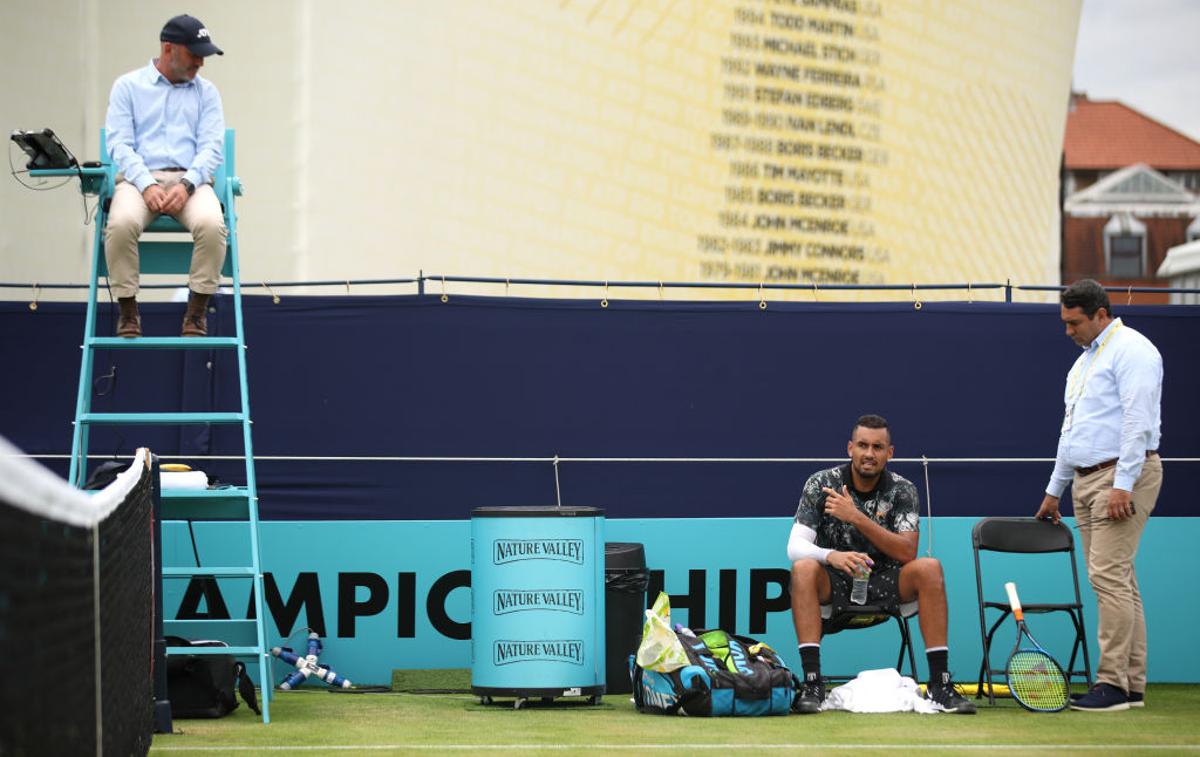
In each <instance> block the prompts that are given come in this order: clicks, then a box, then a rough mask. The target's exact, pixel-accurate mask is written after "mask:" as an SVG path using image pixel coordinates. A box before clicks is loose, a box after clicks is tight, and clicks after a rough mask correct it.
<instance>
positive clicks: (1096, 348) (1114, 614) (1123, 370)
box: [1037, 279, 1163, 712]
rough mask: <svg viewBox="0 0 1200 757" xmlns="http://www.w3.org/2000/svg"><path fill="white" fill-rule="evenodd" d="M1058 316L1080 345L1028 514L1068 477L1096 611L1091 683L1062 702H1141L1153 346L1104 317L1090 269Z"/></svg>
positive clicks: (1156, 387) (1156, 395)
mask: <svg viewBox="0 0 1200 757" xmlns="http://www.w3.org/2000/svg"><path fill="white" fill-rule="evenodd" d="M1062 320H1063V323H1065V324H1066V327H1067V336H1069V337H1071V339H1073V340H1074V341H1075V343H1076V344H1078V345H1079V346H1080V347H1082V348H1083V354H1082V355H1080V356H1079V358H1078V359H1077V360H1076V361H1075V365H1074V366H1072V367H1071V371H1070V373H1068V374H1067V389H1066V394H1065V395H1064V399H1065V402H1066V410H1065V412H1064V414H1063V424H1062V432H1061V433H1060V435H1059V438H1058V454H1057V455H1056V456H1055V461H1054V473H1053V474H1052V475H1051V476H1050V483H1049V484H1048V485H1047V487H1046V496H1045V497H1044V498H1043V500H1042V504H1041V507H1040V508H1038V512H1037V517H1039V518H1044V519H1047V520H1052V521H1054V522H1055V523H1057V522H1058V521H1059V518H1060V515H1059V510H1058V500H1059V497H1061V496H1062V493H1063V491H1064V490H1065V489H1066V488H1067V485H1068V484H1071V499H1072V501H1073V502H1074V504H1075V521H1076V525H1077V526H1078V528H1079V537H1080V540H1081V541H1082V542H1083V553H1084V558H1085V560H1086V562H1087V571H1088V579H1089V580H1090V582H1091V584H1092V589H1093V590H1094V591H1095V592H1096V600H1097V607H1098V609H1099V615H1100V624H1099V629H1098V632H1097V640H1098V641H1099V643H1100V665H1099V667H1098V669H1097V671H1096V685H1095V686H1093V687H1092V690H1091V691H1090V692H1088V693H1087V694H1085V695H1083V696H1082V697H1080V698H1078V699H1075V700H1074V701H1072V703H1071V709H1073V710H1082V711H1085V712H1108V711H1115V710H1127V709H1129V708H1130V707H1131V706H1132V707H1140V706H1142V705H1143V704H1144V700H1145V691H1146V616H1145V613H1144V612H1143V610H1142V596H1141V594H1140V593H1139V592H1138V584H1137V575H1136V573H1135V572H1134V558H1135V557H1136V556H1137V550H1138V542H1139V541H1140V540H1141V537H1142V530H1143V529H1144V528H1145V527H1146V520H1147V519H1148V518H1149V517H1150V513H1151V512H1152V511H1153V510H1154V505H1155V503H1156V502H1157V501H1158V492H1159V489H1160V488H1161V487H1162V475H1163V474H1162V461H1161V460H1160V459H1159V456H1158V451H1157V450H1158V442H1159V436H1160V426H1161V425H1162V408H1161V405H1162V380H1163V364H1162V356H1161V355H1159V353H1158V350H1157V349H1156V348H1155V347H1154V345H1153V344H1151V343H1150V340H1149V339H1147V338H1146V337H1144V336H1142V335H1141V334H1140V333H1139V332H1137V331H1135V330H1133V329H1132V328H1130V327H1128V326H1126V325H1125V324H1124V323H1122V322H1121V319H1120V318H1115V319H1114V318H1113V317H1112V306H1111V305H1110V304H1109V300H1108V293H1107V292H1105V291H1104V288H1103V287H1102V286H1100V284H1098V283H1097V282H1095V281H1093V280H1091V279H1083V280H1081V281H1077V282H1075V283H1074V284H1072V285H1071V286H1069V287H1067V288H1066V290H1065V291H1063V293H1062Z"/></svg>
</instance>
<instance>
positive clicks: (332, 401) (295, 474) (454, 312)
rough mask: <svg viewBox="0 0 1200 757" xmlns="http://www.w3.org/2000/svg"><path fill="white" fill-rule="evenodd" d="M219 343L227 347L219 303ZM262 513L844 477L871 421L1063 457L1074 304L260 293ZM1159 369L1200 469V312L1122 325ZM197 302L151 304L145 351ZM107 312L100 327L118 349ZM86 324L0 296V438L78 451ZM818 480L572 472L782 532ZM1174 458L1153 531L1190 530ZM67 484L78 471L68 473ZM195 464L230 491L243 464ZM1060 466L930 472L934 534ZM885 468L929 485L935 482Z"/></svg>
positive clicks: (253, 369)
mask: <svg viewBox="0 0 1200 757" xmlns="http://www.w3.org/2000/svg"><path fill="white" fill-rule="evenodd" d="M214 302H215V303H216V307H217V310H218V312H217V313H216V314H214V316H213V317H210V327H211V328H212V332H213V333H214V334H215V335H228V334H231V333H232V331H233V312H232V307H231V305H232V303H231V301H230V300H229V299H228V298H217V299H216V300H214ZM244 307H245V312H246V322H247V342H248V344H249V352H248V356H249V366H250V405H251V410H252V417H253V418H254V421H255V422H254V445H255V453H256V455H257V456H259V457H260V461H259V463H258V466H257V473H258V480H259V489H260V499H261V507H262V512H263V515H264V517H266V518H272V519H320V520H330V519H398V520H408V519H457V518H467V517H469V514H470V510H471V508H474V507H478V506H482V505H545V504H553V503H554V502H555V497H556V494H555V475H554V469H553V466H552V465H550V464H548V463H529V462H440V461H439V462H401V461H354V462H342V461H337V462H330V461H272V460H269V459H261V458H269V457H271V456H347V457H364V456H422V457H424V456H433V457H553V456H554V455H558V456H560V457H604V458H612V457H638V458H641V457H655V458H657V457H669V458H679V457H704V458H713V457H719V458H725V457H732V458H757V457H765V458H781V457H782V458H795V457H800V458H841V457H844V455H845V448H846V440H847V438H848V436H849V431H850V426H851V424H852V423H853V421H854V419H855V418H856V417H857V416H858V415H860V414H862V413H867V412H874V413H879V414H881V415H884V416H886V417H887V418H888V419H889V420H890V421H891V424H892V432H893V438H894V441H895V445H896V454H897V456H898V457H910V458H919V457H921V456H922V455H924V456H927V457H930V458H1015V457H1046V458H1049V457H1052V456H1053V454H1054V448H1055V443H1056V440H1057V434H1058V428H1059V425H1060V423H1061V417H1062V393H1063V381H1064V377H1065V375H1066V372H1067V369H1068V368H1069V366H1070V364H1071V361H1072V360H1074V358H1075V356H1076V355H1077V352H1076V350H1077V348H1076V347H1075V346H1074V345H1073V344H1072V343H1071V341H1070V340H1069V339H1068V338H1067V337H1066V336H1065V335H1064V333H1063V328H1062V325H1061V323H1060V322H1059V319H1058V307H1057V306H1056V305H1042V304H1005V303H926V304H925V305H924V307H923V308H922V309H920V310H916V309H914V307H913V306H912V305H911V304H905V303H887V304H835V303H813V304H782V303H771V304H770V305H769V307H768V308H767V309H766V310H760V309H759V307H758V304H757V302H745V303H679V302H621V301H610V303H609V307H608V308H606V309H603V308H601V307H600V306H599V303H598V301H596V300H578V301H574V300H573V301H563V300H530V299H520V298H483V297H464V296H451V297H450V299H449V302H447V303H442V302H441V301H440V298H439V297H438V296H436V295H435V296H388V297H368V296H356V297H299V296H294V297H293V296H287V295H285V296H284V297H283V299H282V301H281V302H280V304H277V305H276V304H273V303H272V301H271V298H269V297H260V296H247V297H246V298H245V299H244ZM1116 310H1117V314H1118V315H1122V316H1123V317H1124V318H1125V319H1126V322H1127V323H1128V324H1129V325H1130V326H1133V327H1135V328H1137V329H1139V330H1140V331H1142V332H1143V333H1145V334H1146V335H1147V336H1148V337H1149V338H1150V339H1151V340H1153V341H1154V343H1155V344H1156V345H1157V346H1158V348H1159V350H1160V351H1161V352H1162V354H1163V358H1164V362H1165V367H1166V385H1165V387H1164V400H1163V443H1162V450H1161V452H1162V454H1163V455H1164V456H1165V457H1200V434H1197V433H1196V432H1195V429H1196V428H1198V427H1200V393H1198V392H1196V391H1195V380H1196V379H1195V377H1196V376H1197V375H1200V350H1197V348H1196V344H1197V334H1198V333H1200V330H1198V329H1197V326H1198V325H1200V307H1195V306H1171V307H1153V306H1134V307H1118V308H1116ZM181 311H182V306H181V305H168V304H148V305H144V306H143V312H144V326H145V330H146V333H147V335H159V334H161V335H171V334H175V333H178V328H179V321H180V317H181ZM113 320H114V319H113V318H112V315H111V313H110V312H109V310H108V308H107V307H106V308H103V309H102V312H101V317H100V324H101V326H100V329H99V332H100V333H101V334H106V333H111V328H112V321H113ZM82 331H83V306H82V305H80V304H68V303H41V305H40V307H39V308H38V310H37V311H31V310H29V308H28V307H27V305H26V304H25V303H20V302H6V303H0V365H3V366H4V367H5V370H4V371H0V434H3V435H5V436H7V437H8V438H9V439H11V440H12V441H13V442H14V443H15V444H17V445H18V446H20V447H22V448H24V449H25V450H27V451H29V452H31V453H36V454H54V453H60V454H61V453H65V452H68V451H69V447H70V438H71V420H72V418H73V415H74V407H75V393H76V386H77V382H78V379H79V355H80V352H79V344H80V341H81V336H82ZM94 378H95V380H94V390H95V400H94V406H93V409H94V410H96V411H117V410H187V411H201V410H234V409H236V408H237V402H238V394H237V381H236V365H235V363H234V356H233V355H232V354H231V353H230V352H228V351H224V352H221V351H216V352H212V353H202V352H174V353H162V352H157V353H148V352H141V351H138V352H131V351H120V352H103V353H99V354H98V356H97V360H96V366H95V375H94ZM141 445H147V446H149V447H151V449H153V450H154V451H155V452H157V453H159V454H163V455H174V454H185V455H210V454H211V455H239V454H241V452H242V443H241V436H240V431H238V430H237V429H236V428H224V427H214V428H212V429H209V428H204V427H198V428H195V427H193V428H187V427H185V428H183V429H182V430H179V429H170V430H166V429H155V428H145V427H130V428H125V429H103V428H102V429H96V430H94V431H93V434H92V447H91V451H92V453H93V454H96V453H101V454H108V453H120V454H127V453H129V452H130V451H131V450H132V449H133V448H135V447H136V446H141ZM830 464H832V463H829V464H820V463H676V462H670V463H658V462H653V463H651V462H638V463H615V462H594V463H563V464H561V465H560V466H559V471H558V472H559V481H558V483H559V486H560V488H561V494H562V501H563V503H564V504H571V505H589V506H598V507H603V508H606V510H607V513H608V517H609V518H628V517H679V516H689V517H721V516H737V517H755V516H781V515H782V516H786V515H790V514H791V513H792V512H793V510H794V508H795V503H796V499H797V496H798V492H799V489H800V486H801V484H802V483H803V481H804V479H805V478H806V477H807V476H808V475H809V474H810V473H812V472H813V471H814V470H816V469H818V468H821V467H827V465H830ZM1192 465H1194V464H1192V463H1179V464H1176V465H1168V468H1167V474H1166V483H1165V485H1164V488H1163V493H1162V496H1161V499H1160V503H1159V509H1158V511H1157V512H1158V514H1161V515H1189V514H1192V510H1193V508H1191V507H1190V503H1189V500H1188V498H1187V494H1188V491H1189V490H1188V489H1187V487H1185V486H1184V485H1183V481H1184V477H1185V476H1186V475H1187V474H1188V472H1189V466H1192ZM59 467H60V468H61V469H65V463H63V464H62V465H61V466H59ZM202 467H203V468H204V469H205V470H206V471H208V472H209V473H212V474H215V475H217V476H218V477H220V478H221V479H223V480H225V481H229V482H231V483H237V482H240V481H241V480H242V477H243V474H242V472H241V470H240V464H238V463H233V462H211V461H205V462H203V464H202ZM1050 467H1051V466H1050V464H1049V463H975V462H972V463H958V462H955V463H932V464H930V467H929V472H930V488H931V490H932V494H933V505H934V512H935V514H937V515H955V516H967V515H984V514H987V515H1000V514H1027V513H1031V512H1033V510H1034V508H1035V507H1036V504H1037V503H1038V501H1039V499H1040V496H1041V491H1042V487H1043V486H1044V484H1045V482H1046V480H1047V478H1048V477H1049V473H1050ZM893 469H894V470H896V471H897V472H899V473H901V474H902V475H904V476H906V477H908V478H910V479H911V480H913V481H914V482H916V483H917V485H918V488H919V489H920V491H921V493H922V497H923V498H924V497H925V495H926V490H925V484H924V470H923V469H922V466H921V465H920V464H914V463H894V464H893Z"/></svg>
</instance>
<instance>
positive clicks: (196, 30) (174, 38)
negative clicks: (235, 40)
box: [158, 13, 225, 58]
mask: <svg viewBox="0 0 1200 757" xmlns="http://www.w3.org/2000/svg"><path fill="white" fill-rule="evenodd" d="M158 39H159V41H161V42H174V43H175V44H178V45H183V46H184V47H186V48H187V49H188V50H191V51H192V55H199V56H200V57H201V58H203V57H206V56H209V55H212V54H213V53H216V54H217V55H224V54H225V51H224V50H222V49H221V48H219V47H217V46H216V45H214V44H213V42H212V37H210V36H208V29H205V28H204V23H203V22H201V21H200V19H198V18H195V17H193V16H189V15H187V14H186V13H185V14H183V15H182V16H176V17H175V18H173V19H171V20H170V21H168V22H167V23H166V25H165V26H163V28H162V33H161V34H159V35H158Z"/></svg>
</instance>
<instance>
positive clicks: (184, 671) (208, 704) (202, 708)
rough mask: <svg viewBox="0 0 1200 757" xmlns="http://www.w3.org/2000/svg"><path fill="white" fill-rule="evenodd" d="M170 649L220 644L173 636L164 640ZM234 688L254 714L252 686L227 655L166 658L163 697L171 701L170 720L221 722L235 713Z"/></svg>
mask: <svg viewBox="0 0 1200 757" xmlns="http://www.w3.org/2000/svg"><path fill="white" fill-rule="evenodd" d="M166 640H167V646H171V647H213V646H218V647H223V646H228V645H227V644H225V643H224V642H221V641H188V640H187V639H182V638H179V637H177V636H168V637H167V639H166ZM235 685H236V686H237V688H238V691H239V692H240V693H241V695H242V699H244V700H246V705H247V706H248V707H249V708H250V709H251V710H253V711H254V712H255V713H257V714H260V715H261V714H262V713H261V712H259V709H258V697H257V696H256V695H255V691H254V683H253V682H252V681H251V680H250V676H248V675H247V674H246V666H245V665H243V664H242V663H240V662H237V661H236V660H235V659H234V657H233V655H228V654H206V655H198V654H184V655H170V656H169V657H168V658H167V697H168V698H169V699H170V700H171V717H174V718H180V719H188V718H223V717H225V716H226V715H228V714H229V713H231V712H233V711H234V710H236V709H237V706H238V701H237V697H236V696H234V693H233V689H234V686H235Z"/></svg>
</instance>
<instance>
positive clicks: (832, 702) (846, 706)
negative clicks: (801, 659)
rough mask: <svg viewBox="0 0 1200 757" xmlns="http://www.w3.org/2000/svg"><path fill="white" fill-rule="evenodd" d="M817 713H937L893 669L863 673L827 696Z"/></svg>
mask: <svg viewBox="0 0 1200 757" xmlns="http://www.w3.org/2000/svg"><path fill="white" fill-rule="evenodd" d="M821 709H822V710H845V711H847V712H920V713H934V712H938V711H939V710H938V707H937V705H936V704H934V703H933V702H930V701H929V700H928V699H925V698H924V697H923V696H921V691H920V689H918V688H917V682H916V681H914V680H913V679H911V678H909V677H908V676H901V675H900V674H899V673H898V672H896V669H895V668H884V669H882V670H864V671H863V672H861V673H859V674H858V677H857V678H855V679H854V680H853V681H850V682H848V683H846V684H844V685H842V686H838V687H837V688H836V689H834V690H833V691H831V692H829V695H828V696H826V697H825V703H824V704H822V705H821Z"/></svg>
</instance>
